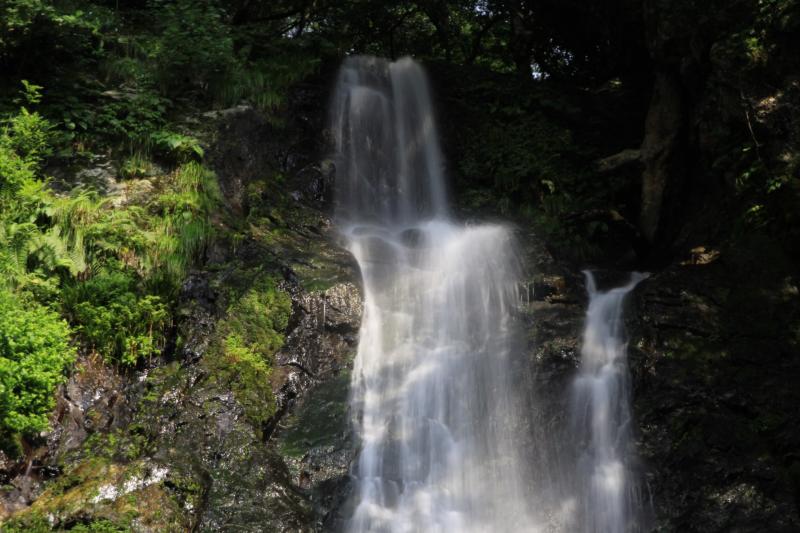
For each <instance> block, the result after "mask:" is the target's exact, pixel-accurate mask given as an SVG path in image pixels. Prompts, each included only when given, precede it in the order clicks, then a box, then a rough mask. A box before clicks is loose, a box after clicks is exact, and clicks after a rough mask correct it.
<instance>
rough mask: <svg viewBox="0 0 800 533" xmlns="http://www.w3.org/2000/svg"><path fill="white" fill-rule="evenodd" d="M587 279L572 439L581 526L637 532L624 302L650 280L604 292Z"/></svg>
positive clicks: (636, 278) (596, 532) (605, 532)
mask: <svg viewBox="0 0 800 533" xmlns="http://www.w3.org/2000/svg"><path fill="white" fill-rule="evenodd" d="M584 274H585V276H586V288H587V291H588V292H589V308H588V310H587V311H586V324H585V327H584V332H583V344H582V346H581V366H580V370H579V373H578V375H577V376H576V378H575V380H574V382H573V389H572V394H573V397H572V407H571V419H572V438H573V440H574V442H575V444H576V445H577V447H578V449H579V453H578V461H577V487H576V489H577V498H578V502H579V506H578V523H579V524H581V529H582V530H583V531H585V532H587V533H614V532H627V531H635V530H637V516H638V514H639V513H638V507H639V506H640V500H641V498H640V497H639V489H638V483H637V479H636V476H635V474H634V471H633V468H632V465H633V460H634V458H635V456H636V454H635V453H634V450H633V443H632V440H631V412H630V390H629V389H630V386H629V378H628V362H627V345H626V341H625V336H624V327H623V302H624V299H625V296H626V295H627V294H628V293H629V292H630V291H632V290H633V289H634V287H636V285H637V284H638V283H639V282H640V281H642V280H643V279H645V277H646V275H645V274H640V273H638V272H636V273H633V274H632V275H631V278H630V280H629V281H628V283H627V284H625V285H623V286H621V287H617V288H613V289H610V290H607V291H600V290H598V289H597V284H596V282H595V278H594V275H593V274H592V273H591V272H588V271H587V272H585V273H584Z"/></svg>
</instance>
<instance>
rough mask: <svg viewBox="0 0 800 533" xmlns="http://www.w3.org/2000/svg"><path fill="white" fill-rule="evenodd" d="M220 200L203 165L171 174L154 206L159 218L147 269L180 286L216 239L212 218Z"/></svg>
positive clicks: (209, 174) (212, 181) (212, 178)
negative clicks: (167, 187) (179, 282)
mask: <svg viewBox="0 0 800 533" xmlns="http://www.w3.org/2000/svg"><path fill="white" fill-rule="evenodd" d="M219 201H220V193H219V186H218V184H217V181H216V177H215V176H214V173H213V172H211V171H209V170H207V169H206V168H204V167H203V166H201V165H200V164H198V163H195V162H191V163H188V164H186V165H184V166H182V167H181V168H180V169H178V170H177V171H176V172H174V173H173V174H172V176H171V179H170V181H169V189H168V190H167V191H166V192H164V193H163V194H161V195H159V196H158V198H157V199H156V202H155V205H154V206H153V207H154V208H155V209H156V212H157V214H158V215H159V219H158V221H157V223H156V226H155V227H154V228H153V233H152V237H151V239H152V242H151V243H150V247H149V250H148V257H147V260H148V265H147V268H148V269H149V270H152V271H154V272H155V273H158V274H159V275H160V279H161V280H162V281H163V282H166V283H167V284H175V283H177V282H178V281H180V280H181V279H183V276H184V275H185V273H186V269H187V268H189V266H191V265H193V264H195V263H196V262H198V261H200V260H201V259H202V257H203V255H204V254H205V251H206V248H207V247H208V245H209V243H210V242H211V239H212V238H213V236H214V228H213V226H212V224H211V217H212V214H213V213H214V211H215V209H216V207H217V206H218V205H219Z"/></svg>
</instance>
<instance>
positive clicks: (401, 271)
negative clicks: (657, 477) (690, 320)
mask: <svg viewBox="0 0 800 533" xmlns="http://www.w3.org/2000/svg"><path fill="white" fill-rule="evenodd" d="M331 124H332V125H331V131H332V134H333V142H334V147H335V165H336V176H337V192H336V220H337V224H338V226H339V228H340V230H341V232H342V234H343V235H344V237H345V239H346V243H347V244H346V245H347V247H348V249H349V250H350V252H351V253H352V254H353V256H354V257H355V259H356V260H357V262H358V265H359V267H360V270H361V275H362V279H363V285H364V309H365V311H364V316H363V320H362V325H361V332H360V343H359V347H358V353H357V355H356V359H355V362H354V368H353V377H352V383H351V410H352V412H353V414H354V424H355V426H356V433H357V435H358V437H359V446H360V448H359V454H358V460H357V462H356V464H355V465H354V467H353V471H352V474H353V478H354V480H355V481H354V493H353V498H352V512H351V517H350V518H349V520H348V522H347V524H346V528H347V530H349V531H352V532H367V531H369V532H398V533H400V532H417V531H419V532H459V533H472V532H474V533H479V532H480V533H484V532H506V531H509V532H510V531H514V532H533V531H564V532H572V531H579V530H583V531H586V532H587V533H622V532H626V531H633V530H635V525H636V520H635V518H634V517H635V512H634V511H635V509H634V507H635V506H636V497H635V487H636V483H634V481H633V480H634V476H633V474H632V473H631V465H630V457H632V455H631V453H630V447H631V439H630V419H631V417H630V410H629V392H628V379H627V375H628V371H627V366H626V361H625V354H626V349H625V348H626V347H625V342H624V338H623V335H622V333H623V332H622V326H621V323H622V318H621V317H622V302H623V299H624V297H625V295H626V294H627V293H628V292H630V291H631V290H632V289H633V288H634V287H635V285H636V284H637V283H638V282H639V281H640V280H641V279H643V276H642V275H640V274H634V275H633V277H632V278H631V280H630V282H629V283H628V284H627V285H625V286H623V287H620V288H616V289H612V290H609V291H598V290H597V289H596V285H595V282H594V278H593V276H592V275H591V274H590V273H587V275H586V276H587V287H588V289H589V295H590V304H589V309H588V312H587V319H586V327H585V332H584V337H583V347H582V350H581V358H582V359H581V366H580V370H579V373H578V375H577V376H576V378H575V380H574V383H573V388H572V393H573V396H572V399H571V417H570V419H571V425H570V427H569V428H565V429H564V431H563V432H561V431H556V432H552V433H550V434H546V432H544V434H543V432H542V431H539V432H538V433H537V432H536V431H533V429H534V428H533V427H532V425H533V424H532V421H533V420H535V417H534V416H532V415H531V413H532V412H533V411H535V410H536V409H537V408H538V406H537V401H536V400H535V395H532V394H529V393H530V391H531V386H532V385H531V382H530V381H529V380H528V378H527V375H528V370H529V366H530V362H529V361H528V360H527V359H526V355H525V350H524V346H523V345H521V344H520V341H521V335H520V333H521V331H520V327H519V326H518V321H517V320H516V317H517V315H518V313H517V312H516V310H517V305H518V304H519V302H518V297H517V284H518V281H519V279H520V270H521V268H520V262H519V260H518V257H517V255H516V251H515V250H516V246H515V244H514V242H513V238H512V234H511V232H510V231H509V229H508V228H506V227H505V226H503V225H499V224H481V225H464V224H461V223H458V222H456V221H455V220H454V219H453V218H452V217H451V216H450V214H449V211H448V197H447V187H446V181H445V178H444V175H443V165H444V161H443V158H442V155H441V151H440V148H439V144H438V136H437V131H436V123H435V120H434V113H433V109H432V104H431V97H430V91H429V88H428V83H427V80H426V76H425V73H424V71H423V70H422V68H421V67H420V65H418V64H417V63H416V62H414V61H413V60H411V59H409V58H404V59H400V60H398V61H396V62H388V61H386V60H383V59H378V58H372V57H363V56H358V57H351V58H348V59H347V60H345V62H344V64H343V66H342V68H341V69H340V72H339V76H338V79H337V84H336V90H335V93H334V99H333V105H332V112H331ZM556 418H557V419H558V418H563V417H561V415H556ZM534 435H538V436H536V437H534ZM546 450H556V453H552V454H551V453H550V452H548V451H546ZM564 450H566V451H564ZM570 450H571V451H570ZM547 457H550V459H548V458H547Z"/></svg>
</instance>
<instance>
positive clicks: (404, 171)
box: [331, 56, 448, 224]
mask: <svg viewBox="0 0 800 533" xmlns="http://www.w3.org/2000/svg"><path fill="white" fill-rule="evenodd" d="M331 122H332V127H331V130H332V132H333V135H334V143H335V150H336V151H335V164H336V184H337V187H336V214H337V218H338V219H339V220H340V221H341V220H348V221H356V220H358V221H368V220H369V221H374V222H380V223H383V224H388V223H392V224H403V223H410V222H413V221H416V220H421V219H425V218H446V217H447V216H448V206H447V195H446V185H445V179H444V172H443V170H444V169H443V166H444V163H443V158H442V155H441V150H440V148H439V139H438V133H437V131H436V124H435V120H434V115H433V105H432V103H431V97H430V90H429V88H428V83H427V80H426V77H425V72H424V70H423V69H422V67H421V66H420V65H419V64H418V63H416V62H415V61H414V60H413V59H411V58H408V57H406V58H402V59H399V60H398V61H396V62H393V63H390V62H388V61H387V60H385V59H381V58H376V57H365V56H355V57H350V58H347V59H346V60H345V62H344V64H343V65H342V67H341V69H340V71H339V76H338V79H337V82H336V92H335V94H334V101H333V105H332V117H331Z"/></svg>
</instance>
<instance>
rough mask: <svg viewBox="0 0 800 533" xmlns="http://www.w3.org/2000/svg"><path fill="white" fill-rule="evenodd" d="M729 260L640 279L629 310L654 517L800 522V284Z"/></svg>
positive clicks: (754, 525)
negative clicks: (745, 270) (746, 273)
mask: <svg viewBox="0 0 800 533" xmlns="http://www.w3.org/2000/svg"><path fill="white" fill-rule="evenodd" d="M730 269H731V265H725V264H722V262H718V263H712V264H706V265H697V264H687V265H679V266H675V267H671V268H670V269H668V270H666V271H664V272H662V273H659V274H658V275H656V276H653V277H652V278H651V279H649V280H646V281H644V282H642V284H641V286H640V287H639V288H638V289H637V291H636V294H635V298H634V301H633V302H632V306H631V310H630V312H629V321H628V322H629V324H628V326H629V327H628V329H629V333H630V351H631V353H630V362H631V371H632V374H633V381H634V412H635V416H636V418H637V425H638V427H639V428H640V431H639V450H640V453H641V455H642V458H643V460H644V462H645V464H646V466H647V468H648V469H649V473H648V479H647V484H648V487H649V489H650V491H651V497H652V501H653V504H654V507H655V509H654V510H655V515H656V526H657V527H660V528H661V530H665V531H707V532H723V531H776V532H781V531H786V532H788V531H798V530H800V516H799V514H798V508H799V506H798V503H799V502H798V494H800V492H798V487H800V484H799V483H798V473H800V463H798V457H797V450H798V449H800V432H798V430H797V424H796V420H797V417H796V406H797V405H800V389H798V387H797V383H798V380H799V379H800V361H798V359H797V353H798V352H797V339H796V337H795V336H793V335H792V334H791V328H793V327H796V324H797V318H798V316H800V315H799V314H798V311H799V310H798V303H797V299H796V298H793V297H792V292H793V291H792V287H796V285H795V284H794V282H792V281H791V280H790V279H784V280H782V279H780V278H776V279H775V280H774V281H770V280H766V279H764V278H758V279H756V278H750V279H749V280H744V279H742V278H740V277H738V276H733V275H731V274H730V272H729V270H730ZM773 285H774V286H773ZM781 285H785V287H781ZM793 324H794V325H793Z"/></svg>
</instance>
